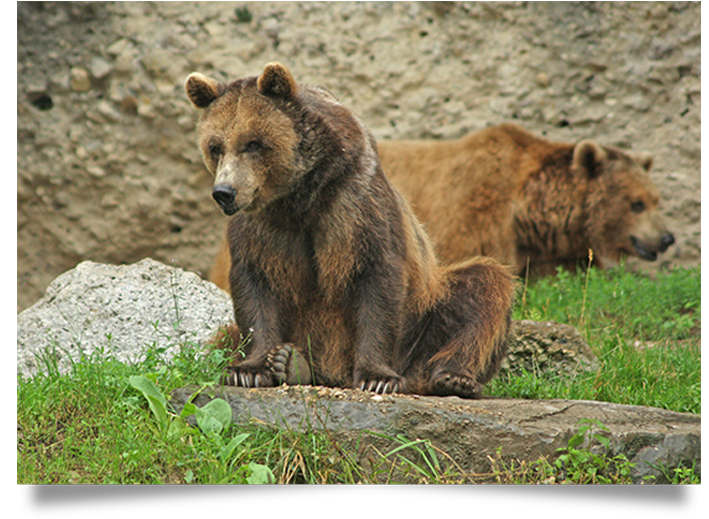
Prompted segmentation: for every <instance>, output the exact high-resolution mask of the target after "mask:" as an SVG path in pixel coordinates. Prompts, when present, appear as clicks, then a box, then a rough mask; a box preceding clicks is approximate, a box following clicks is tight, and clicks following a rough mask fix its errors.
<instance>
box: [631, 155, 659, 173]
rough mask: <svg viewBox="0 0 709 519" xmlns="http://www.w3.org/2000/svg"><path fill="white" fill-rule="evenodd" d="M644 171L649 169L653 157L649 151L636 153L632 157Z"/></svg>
mask: <svg viewBox="0 0 709 519" xmlns="http://www.w3.org/2000/svg"><path fill="white" fill-rule="evenodd" d="M633 158H634V159H635V160H636V161H637V163H638V164H640V165H641V166H642V168H643V169H644V170H645V171H650V168H651V167H652V163H653V161H654V160H655V158H654V157H653V156H652V155H651V154H649V153H636V154H635V156H634V157H633Z"/></svg>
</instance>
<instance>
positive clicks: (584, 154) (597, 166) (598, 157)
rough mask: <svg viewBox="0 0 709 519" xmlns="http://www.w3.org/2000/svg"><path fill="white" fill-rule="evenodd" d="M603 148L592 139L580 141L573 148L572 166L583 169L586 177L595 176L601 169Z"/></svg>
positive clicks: (604, 156) (603, 157)
mask: <svg viewBox="0 0 709 519" xmlns="http://www.w3.org/2000/svg"><path fill="white" fill-rule="evenodd" d="M605 159H606V152H605V150H604V149H603V148H602V147H601V146H599V145H598V144H597V143H595V142H594V141H581V142H579V143H578V144H577V145H576V147H575V148H574V158H573V164H572V167H573V168H574V169H577V170H580V171H583V172H585V173H586V176H587V177H588V178H596V177H598V176H599V175H600V174H601V172H602V171H603V161H604V160H605Z"/></svg>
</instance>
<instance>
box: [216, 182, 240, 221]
mask: <svg viewBox="0 0 709 519" xmlns="http://www.w3.org/2000/svg"><path fill="white" fill-rule="evenodd" d="M212 198H214V200H216V202H217V203H218V204H219V207H221V208H222V211H224V214H226V215H227V216H231V215H232V214H234V213H235V212H236V211H237V207H236V205H235V204H234V200H235V199H236V189H234V188H233V187H232V186H230V185H229V184H217V185H216V186H214V189H212Z"/></svg>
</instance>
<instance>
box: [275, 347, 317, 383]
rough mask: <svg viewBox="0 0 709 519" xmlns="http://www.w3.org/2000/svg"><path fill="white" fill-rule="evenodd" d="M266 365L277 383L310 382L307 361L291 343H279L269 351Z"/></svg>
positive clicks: (310, 377)
mask: <svg viewBox="0 0 709 519" xmlns="http://www.w3.org/2000/svg"><path fill="white" fill-rule="evenodd" d="M266 365H267V366H268V368H269V369H270V370H271V373H272V374H273V378H274V380H275V381H276V383H277V384H283V383H286V384H289V385H294V384H301V385H308V384H310V383H311V382H312V378H313V377H312V373H311V371H310V367H309V366H308V362H307V361H306V360H305V357H303V355H301V353H300V352H299V351H298V350H297V349H296V348H295V347H294V346H293V345H292V344H281V345H280V346H276V347H275V348H273V349H272V350H271V351H269V352H268V355H267V357H266Z"/></svg>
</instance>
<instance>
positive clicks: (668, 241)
mask: <svg viewBox="0 0 709 519" xmlns="http://www.w3.org/2000/svg"><path fill="white" fill-rule="evenodd" d="M674 242H675V237H674V235H673V234H672V233H669V232H668V233H666V234H663V235H662V238H660V249H661V250H662V252H665V251H666V250H667V248H668V247H669V246H670V245H672V244H673V243H674Z"/></svg>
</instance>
